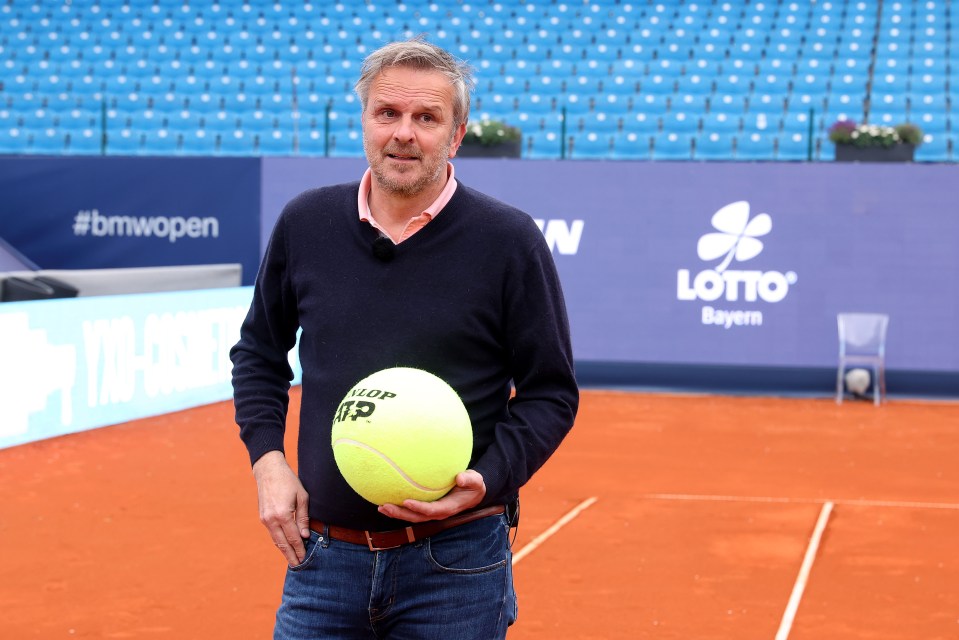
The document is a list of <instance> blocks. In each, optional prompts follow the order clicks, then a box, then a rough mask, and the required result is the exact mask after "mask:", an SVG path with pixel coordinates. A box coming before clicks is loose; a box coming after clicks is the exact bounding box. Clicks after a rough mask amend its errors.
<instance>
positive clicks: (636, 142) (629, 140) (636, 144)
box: [610, 131, 652, 160]
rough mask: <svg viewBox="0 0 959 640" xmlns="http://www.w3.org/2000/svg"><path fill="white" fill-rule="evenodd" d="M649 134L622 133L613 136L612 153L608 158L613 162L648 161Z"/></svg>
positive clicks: (639, 132)
mask: <svg viewBox="0 0 959 640" xmlns="http://www.w3.org/2000/svg"><path fill="white" fill-rule="evenodd" d="M651 136H652V133H651V132H642V131H623V132H621V133H619V134H616V135H615V136H613V152H612V155H611V156H610V157H612V158H613V159H615V160H649V159H650V158H651V153H650V138H651Z"/></svg>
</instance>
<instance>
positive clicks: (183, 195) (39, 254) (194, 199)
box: [0, 157, 260, 284]
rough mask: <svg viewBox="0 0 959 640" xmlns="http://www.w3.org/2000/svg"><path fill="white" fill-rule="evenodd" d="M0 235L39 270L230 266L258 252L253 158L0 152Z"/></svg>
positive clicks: (250, 271) (251, 271) (250, 273)
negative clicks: (17, 154) (12, 155)
mask: <svg viewBox="0 0 959 640" xmlns="http://www.w3.org/2000/svg"><path fill="white" fill-rule="evenodd" d="M0 193H3V194H4V197H3V198H0V237H3V238H4V239H6V240H7V241H8V242H9V243H10V244H11V245H13V246H14V247H16V249H17V250H19V251H20V252H21V253H23V254H24V255H25V256H27V257H28V258H29V259H30V260H31V261H33V262H34V263H36V264H37V265H39V266H40V268H43V269H97V268H120V267H160V266H175V265H202V264H217V263H236V262H239V263H240V264H242V265H243V282H244V284H252V282H253V280H254V278H255V276H256V269H257V266H258V265H257V263H258V255H259V240H260V238H259V235H260V234H259V218H260V161H259V159H255V158H172V157H171V158H119V157H84V158H22V157H21V158H0Z"/></svg>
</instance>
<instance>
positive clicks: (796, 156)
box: [776, 131, 811, 160]
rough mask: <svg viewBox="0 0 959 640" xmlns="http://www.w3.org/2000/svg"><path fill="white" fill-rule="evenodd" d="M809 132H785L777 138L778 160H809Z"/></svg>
mask: <svg viewBox="0 0 959 640" xmlns="http://www.w3.org/2000/svg"><path fill="white" fill-rule="evenodd" d="M809 140H810V138H809V134H808V133H804V132H800V131H791V132H783V133H782V134H781V135H780V136H779V138H778V139H777V142H778V145H777V151H776V159H777V160H809V159H810V153H811V150H810V146H809Z"/></svg>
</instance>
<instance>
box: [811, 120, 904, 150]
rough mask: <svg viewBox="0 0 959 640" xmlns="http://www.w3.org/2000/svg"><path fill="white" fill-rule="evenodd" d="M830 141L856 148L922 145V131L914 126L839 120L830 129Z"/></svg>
mask: <svg viewBox="0 0 959 640" xmlns="http://www.w3.org/2000/svg"><path fill="white" fill-rule="evenodd" d="M829 139H830V140H832V141H833V142H834V143H835V144H837V145H839V144H848V145H852V146H854V147H884V148H888V147H891V146H893V145H897V144H914V145H919V144H921V143H922V129H920V128H919V127H917V126H916V125H914V124H909V123H906V124H900V125H896V126H895V127H889V126H885V125H876V124H859V125H857V124H856V123H855V122H853V121H852V120H839V121H837V122H836V123H835V124H833V125H832V126H831V127H830V128H829Z"/></svg>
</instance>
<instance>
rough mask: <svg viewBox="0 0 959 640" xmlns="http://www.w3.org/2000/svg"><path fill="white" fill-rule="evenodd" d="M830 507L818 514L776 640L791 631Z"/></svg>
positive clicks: (782, 639) (787, 635)
mask: <svg viewBox="0 0 959 640" xmlns="http://www.w3.org/2000/svg"><path fill="white" fill-rule="evenodd" d="M832 507H833V504H832V503H831V502H827V503H826V504H824V505H823V506H822V510H821V511H820V512H819V519H818V520H817V521H816V528H815V529H814V530H813V532H812V537H811V538H810V539H809V546H808V547H806V557H804V558H803V561H802V567H800V568H799V575H798V576H797V577H796V584H795V585H793V592H792V595H791V596H790V597H789V604H787V605H786V611H785V612H784V613H783V619H782V622H781V623H780V624H779V631H777V632H776V640H786V638H788V637H789V631H790V630H791V629H792V626H793V619H795V617H796V611H797V610H798V609H799V601H800V600H802V596H803V591H805V590H806V581H807V580H809V572H810V571H811V570H812V563H813V562H814V561H815V559H816V552H817V551H818V550H819V541H820V540H822V533H823V531H825V530H826V523H827V522H829V514H830V513H832Z"/></svg>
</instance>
